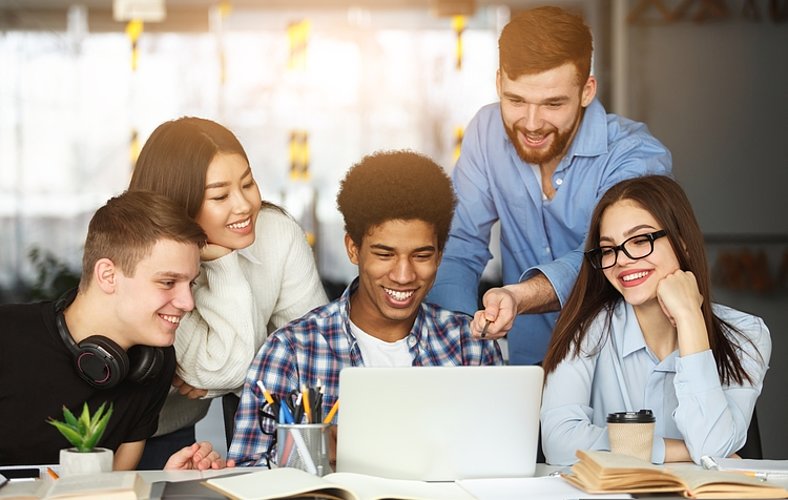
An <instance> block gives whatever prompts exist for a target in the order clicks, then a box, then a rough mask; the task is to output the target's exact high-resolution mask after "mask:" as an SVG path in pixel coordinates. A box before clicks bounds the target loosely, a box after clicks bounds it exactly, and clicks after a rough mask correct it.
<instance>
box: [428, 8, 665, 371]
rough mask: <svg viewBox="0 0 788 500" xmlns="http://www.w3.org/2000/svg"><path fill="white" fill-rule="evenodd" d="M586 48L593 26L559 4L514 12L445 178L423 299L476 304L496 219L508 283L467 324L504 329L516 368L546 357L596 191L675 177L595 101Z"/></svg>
mask: <svg viewBox="0 0 788 500" xmlns="http://www.w3.org/2000/svg"><path fill="white" fill-rule="evenodd" d="M592 50H593V47H592V37H591V31H590V29H589V28H588V26H587V25H586V24H585V23H584V22H583V20H582V19H581V18H580V17H578V16H576V15H573V14H571V13H569V12H567V11H565V10H563V9H560V8H557V7H540V8H536V9H531V10H528V11H525V12H523V13H521V14H519V15H517V16H515V17H514V18H513V19H512V20H511V21H510V22H509V23H508V24H507V25H506V26H505V27H504V29H503V31H502V32H501V36H500V39H499V61H500V65H499V69H498V72H497V75H496V85H497V89H498V97H499V99H500V102H499V103H493V104H489V105H487V106H485V107H483V108H482V109H481V110H479V112H478V113H477V114H476V116H475V117H474V118H473V120H472V121H471V122H470V124H469V125H468V128H467V130H466V133H465V136H464V139H463V143H462V149H461V153H460V158H459V160H458V162H457V165H456V167H455V169H454V171H453V173H452V181H453V183H454V187H455V190H456V193H457V198H458V204H457V209H456V211H455V214H454V219H453V221H452V227H451V232H450V234H449V239H448V242H447V243H446V249H445V251H444V254H443V261H442V263H441V266H440V268H439V270H438V276H437V279H436V282H435V286H434V287H433V288H432V291H431V292H430V295H429V296H428V298H427V300H428V302H434V303H436V304H438V305H440V306H442V307H444V308H446V309H450V310H453V311H460V312H464V313H467V314H473V313H474V311H476V310H477V309H478V308H479V305H478V292H477V290H478V285H479V279H480V277H481V273H482V271H483V270H484V267H485V266H486V264H487V262H488V261H489V260H490V258H491V257H492V254H491V253H490V250H489V246H490V232H491V228H492V226H493V224H494V223H495V222H496V221H500V224H501V240H500V242H501V258H502V268H503V284H504V285H505V286H504V287H502V288H495V289H492V290H490V291H488V292H487V293H486V294H485V296H484V297H483V299H482V302H483V307H482V310H480V311H478V312H476V314H475V316H474V321H473V325H472V326H473V331H474V335H476V336H480V335H482V330H484V335H485V336H487V337H488V338H499V337H502V336H503V335H504V334H506V333H507V332H509V334H508V345H509V361H510V363H512V364H535V363H539V362H540V361H541V360H542V358H543V356H544V353H545V350H546V348H547V344H548V342H549V340H550V335H551V332H552V330H553V326H554V325H555V319H556V317H557V313H556V312H554V311H557V310H559V309H560V307H561V305H562V304H563V303H564V300H565V299H566V298H567V296H568V294H569V291H570V289H571V288H572V285H573V284H574V281H575V279H576V277H577V273H578V270H579V268H580V262H581V259H582V255H583V254H582V246H583V241H584V239H585V235H586V231H587V229H588V223H589V220H590V216H591V211H592V210H593V208H594V206H595V205H596V202H597V200H598V199H599V198H600V197H601V196H602V194H604V193H605V191H607V189H608V188H609V187H611V186H612V185H614V184H616V183H618V182H619V181H621V180H623V179H627V178H631V177H637V176H641V175H646V174H664V175H670V169H671V156H670V153H669V151H668V150H667V149H666V148H665V146H663V145H662V144H661V143H660V142H659V141H658V140H657V139H655V138H654V137H653V136H652V135H651V134H650V133H649V131H648V129H647V128H646V126H645V125H644V124H642V123H637V122H633V121H631V120H628V119H626V118H623V117H620V116H617V115H614V114H607V113H606V111H605V109H604V108H603V107H602V104H601V103H600V102H599V101H598V100H597V99H595V96H596V89H597V81H596V78H595V77H594V76H593V75H591V54H592ZM526 314H527V315H528V316H524V315H526Z"/></svg>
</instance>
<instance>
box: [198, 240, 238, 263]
mask: <svg viewBox="0 0 788 500" xmlns="http://www.w3.org/2000/svg"><path fill="white" fill-rule="evenodd" d="M232 251H233V249H232V248H227V247H223V246H221V245H216V244H214V243H207V244H206V245H205V246H204V247H202V250H200V260H202V261H204V262H206V261H211V260H216V259H218V258H219V257H224V256H225V255H227V254H228V253H230V252H232Z"/></svg>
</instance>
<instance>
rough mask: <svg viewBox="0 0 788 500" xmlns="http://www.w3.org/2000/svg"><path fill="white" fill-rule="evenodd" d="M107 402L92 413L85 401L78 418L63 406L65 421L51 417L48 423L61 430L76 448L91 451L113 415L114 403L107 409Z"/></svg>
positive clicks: (81, 450)
mask: <svg viewBox="0 0 788 500" xmlns="http://www.w3.org/2000/svg"><path fill="white" fill-rule="evenodd" d="M106 404H107V403H106V402H104V403H101V406H99V407H98V410H96V413H94V414H93V416H91V415H90V410H89V409H88V404H87V403H85V404H84V406H83V407H82V415H80V416H79V418H76V417H75V416H74V414H73V413H71V411H69V409H68V408H66V407H65V406H63V417H64V421H62V422H61V421H60V420H55V419H54V418H52V417H49V420H47V423H49V424H52V425H53V426H55V428H57V430H59V431H60V433H61V434H63V436H64V437H65V438H66V439H68V441H69V442H70V443H71V444H72V445H74V448H76V449H77V451H80V452H83V453H84V452H90V451H93V448H95V446H96V443H98V440H99V439H101V436H102V434H104V429H106V427H107V422H109V417H110V416H112V403H110V405H109V409H107V410H106V412H105V411H104V410H105V406H106Z"/></svg>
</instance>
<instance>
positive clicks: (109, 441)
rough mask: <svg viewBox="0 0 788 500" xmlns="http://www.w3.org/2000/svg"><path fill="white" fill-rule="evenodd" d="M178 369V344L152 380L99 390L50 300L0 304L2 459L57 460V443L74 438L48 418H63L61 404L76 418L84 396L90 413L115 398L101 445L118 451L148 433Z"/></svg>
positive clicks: (9, 462)
mask: <svg viewBox="0 0 788 500" xmlns="http://www.w3.org/2000/svg"><path fill="white" fill-rule="evenodd" d="M94 333H95V334H101V332H94ZM174 373H175V350H174V349H173V348H172V347H168V348H167V349H165V363H164V368H163V370H162V371H161V374H160V376H159V377H158V378H157V379H156V380H155V381H153V382H151V383H149V384H147V385H140V384H138V383H136V382H132V381H128V380H124V381H122V382H121V383H120V384H118V385H117V386H115V387H114V388H111V389H96V388H94V387H91V386H90V385H89V384H88V383H86V382H85V381H84V380H82V379H81V378H80V376H79V374H78V373H77V371H76V369H75V368H74V359H73V355H72V353H71V351H70V350H69V349H68V347H67V346H66V345H65V343H64V342H63V339H62V338H61V337H60V334H59V333H58V331H57V327H56V324H55V309H54V304H53V303H52V302H39V303H34V304H14V305H0V465H16V464H52V463H58V461H59V453H60V450H61V449H62V448H68V447H70V446H71V444H70V443H69V442H68V441H67V440H66V438H65V437H63V436H62V435H61V434H60V432H59V431H58V430H57V429H55V427H53V426H52V425H50V424H48V423H47V422H46V420H47V417H54V418H55V419H57V420H62V419H63V406H64V405H65V406H66V407H67V408H68V409H69V410H71V411H72V412H73V413H74V414H75V415H76V416H77V417H79V413H81V412H82V405H83V403H84V402H85V401H87V403H88V407H89V408H90V411H91V412H94V411H95V410H96V408H98V406H99V405H100V404H101V403H103V402H104V401H108V402H112V404H113V408H114V410H113V413H112V417H110V419H109V423H108V425H107V428H106V430H105V431H104V436H103V437H102V438H101V440H100V441H99V443H98V446H100V447H104V448H109V449H112V450H117V449H118V447H119V446H120V445H121V444H122V443H125V442H133V441H140V440H143V439H147V438H149V437H150V436H152V435H153V433H154V432H155V431H156V427H157V425H158V415H159V411H160V410H161V407H162V406H163V405H164V400H165V398H166V396H167V391H168V389H169V387H170V384H171V383H172V376H173V374H174ZM107 405H109V403H107Z"/></svg>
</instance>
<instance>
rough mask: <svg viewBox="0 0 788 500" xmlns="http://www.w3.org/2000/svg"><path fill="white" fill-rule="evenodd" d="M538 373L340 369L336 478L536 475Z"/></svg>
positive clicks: (517, 369) (530, 369)
mask: <svg viewBox="0 0 788 500" xmlns="http://www.w3.org/2000/svg"><path fill="white" fill-rule="evenodd" d="M543 378H544V373H543V371H542V368H541V367H538V366H473V367H471V366H463V367H406V368H360V367H359V368H345V369H343V370H342V371H341V372H340V375H339V400H340V407H339V408H340V409H339V427H338V436H337V464H336V468H337V471H338V472H355V473H360V474H370V475H374V476H381V477H388V478H392V479H417V480H424V481H454V480H458V479H474V478H492V477H524V476H533V474H534V470H535V467H536V447H537V442H538V434H539V407H540V404H541V400H542V381H543Z"/></svg>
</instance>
